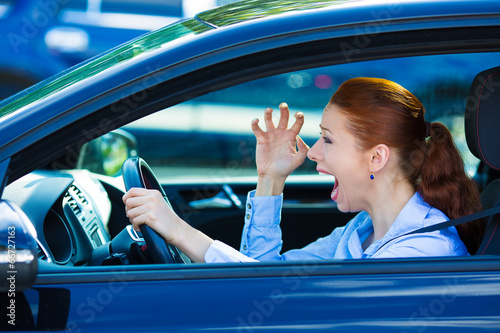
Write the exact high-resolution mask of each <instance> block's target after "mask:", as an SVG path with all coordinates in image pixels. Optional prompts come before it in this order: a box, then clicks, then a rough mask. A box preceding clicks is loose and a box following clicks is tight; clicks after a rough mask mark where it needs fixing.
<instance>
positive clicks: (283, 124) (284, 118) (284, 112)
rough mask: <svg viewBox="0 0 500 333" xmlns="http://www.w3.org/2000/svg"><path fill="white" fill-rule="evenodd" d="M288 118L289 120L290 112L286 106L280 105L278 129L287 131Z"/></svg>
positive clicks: (284, 104)
mask: <svg viewBox="0 0 500 333" xmlns="http://www.w3.org/2000/svg"><path fill="white" fill-rule="evenodd" d="M288 118H290V110H289V109H288V104H286V103H281V104H280V121H279V123H278V128H281V129H287V127H288Z"/></svg>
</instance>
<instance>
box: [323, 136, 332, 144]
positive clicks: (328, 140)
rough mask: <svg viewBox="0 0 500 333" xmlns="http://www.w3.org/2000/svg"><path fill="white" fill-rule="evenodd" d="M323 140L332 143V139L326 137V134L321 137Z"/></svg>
mask: <svg viewBox="0 0 500 333" xmlns="http://www.w3.org/2000/svg"><path fill="white" fill-rule="evenodd" d="M323 142H324V143H327V144H330V143H332V141H331V140H330V139H328V138H327V137H326V136H324V137H323Z"/></svg>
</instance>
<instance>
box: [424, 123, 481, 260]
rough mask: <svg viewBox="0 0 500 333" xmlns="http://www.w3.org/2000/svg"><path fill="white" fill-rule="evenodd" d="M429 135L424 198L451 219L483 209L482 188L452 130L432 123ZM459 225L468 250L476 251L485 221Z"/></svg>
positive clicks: (473, 252)
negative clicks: (468, 169) (467, 169)
mask: <svg viewBox="0 0 500 333" xmlns="http://www.w3.org/2000/svg"><path fill="white" fill-rule="evenodd" d="M430 134H431V135H430V138H429V139H428V141H427V145H426V146H427V147H426V148H427V154H426V156H425V158H424V161H423V164H422V167H421V179H420V185H419V189H418V190H419V191H420V193H421V195H422V197H423V199H424V200H425V201H426V202H427V203H428V204H430V205H431V206H433V207H436V208H437V209H439V210H441V211H442V212H443V213H445V214H446V215H447V216H448V217H449V218H450V219H455V218H459V217H462V216H465V215H469V214H472V213H475V212H477V211H479V210H481V204H480V200H479V191H478V189H477V186H476V184H475V183H474V182H473V181H472V180H471V179H470V178H469V176H468V175H467V174H466V172H465V169H464V163H463V160H462V157H461V156H460V153H459V151H458V149H457V147H456V145H455V143H454V142H453V138H452V136H451V133H450V131H449V130H448V129H447V128H446V127H445V126H444V125H443V124H440V123H432V124H431V133H430ZM456 228H457V231H458V234H459V236H460V238H461V239H462V241H463V242H464V244H465V246H466V247H467V250H468V251H469V253H470V254H475V253H476V251H477V249H478V247H479V242H480V239H481V236H482V231H483V228H484V226H483V223H482V221H481V220H476V221H472V222H468V223H464V224H460V225H458V226H456Z"/></svg>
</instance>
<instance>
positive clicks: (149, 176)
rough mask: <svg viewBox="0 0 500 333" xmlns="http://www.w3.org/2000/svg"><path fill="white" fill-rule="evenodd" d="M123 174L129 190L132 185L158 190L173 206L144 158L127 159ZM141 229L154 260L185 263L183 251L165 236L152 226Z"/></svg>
mask: <svg viewBox="0 0 500 333" xmlns="http://www.w3.org/2000/svg"><path fill="white" fill-rule="evenodd" d="M122 176H123V182H124V183H125V189H126V190H127V191H128V190H130V189H131V188H132V187H141V188H145V189H152V190H158V191H160V193H161V195H162V196H163V198H164V199H165V201H166V202H167V204H168V205H169V206H170V207H172V205H171V204H170V202H169V201H168V198H167V196H166V194H165V191H164V190H163V188H162V186H161V185H160V183H159V182H158V179H157V178H156V176H155V175H154V173H153V171H152V170H151V168H150V167H149V165H148V164H147V163H146V161H144V160H143V159H142V158H140V157H130V158H128V159H127V160H125V162H123V165H122ZM140 229H141V233H142V236H143V237H144V240H145V241H146V245H147V246H148V249H149V250H150V253H151V256H152V257H153V261H154V262H156V263H185V261H184V258H183V256H181V252H180V251H179V250H178V249H177V248H176V247H175V246H173V245H170V244H168V243H167V242H165V240H164V239H163V237H161V236H160V235H159V234H158V233H157V232H156V231H154V230H153V229H151V227H149V226H147V225H145V224H143V225H141V226H140Z"/></svg>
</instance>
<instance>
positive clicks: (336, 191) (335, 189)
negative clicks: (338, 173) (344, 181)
mask: <svg viewBox="0 0 500 333" xmlns="http://www.w3.org/2000/svg"><path fill="white" fill-rule="evenodd" d="M316 170H317V171H318V172H319V174H320V175H328V176H332V177H335V176H333V175H332V174H331V173H329V172H326V171H325V170H323V169H321V168H316ZM338 196H339V181H338V179H337V178H335V184H334V185H333V190H332V194H331V195H330V198H331V199H332V200H333V201H336V200H337V197H338Z"/></svg>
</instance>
